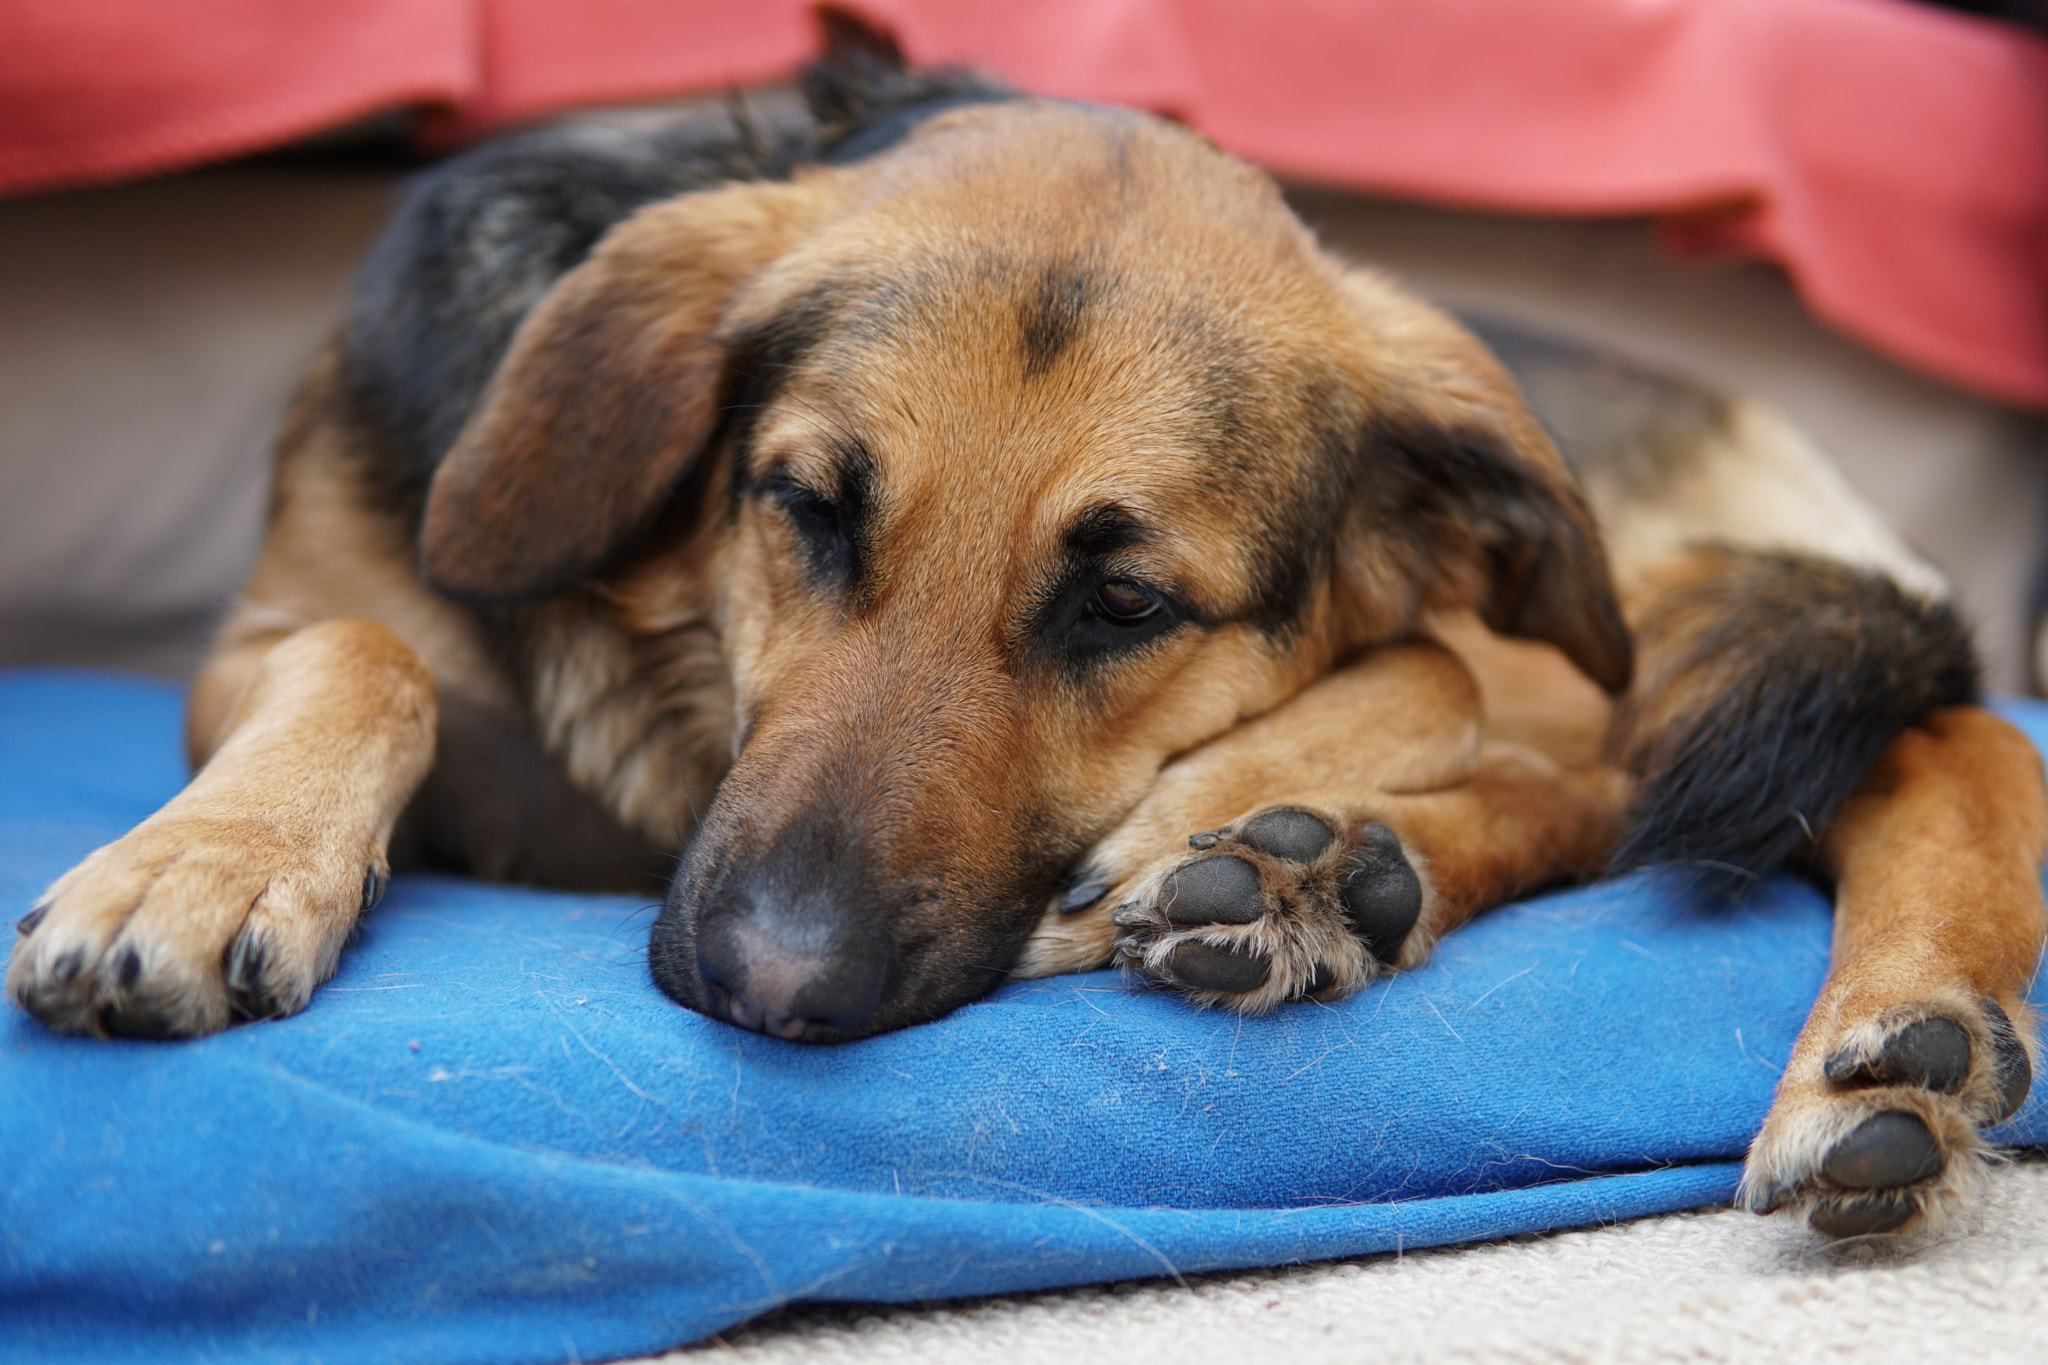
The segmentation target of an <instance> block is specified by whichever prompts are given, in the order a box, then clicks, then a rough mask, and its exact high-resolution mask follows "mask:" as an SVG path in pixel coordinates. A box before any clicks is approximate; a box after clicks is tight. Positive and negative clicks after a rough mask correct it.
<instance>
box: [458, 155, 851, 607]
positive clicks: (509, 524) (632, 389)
mask: <svg viewBox="0 0 2048 1365" xmlns="http://www.w3.org/2000/svg"><path fill="white" fill-rule="evenodd" d="M830 198H831V196H830V192H829V189H828V188H827V187H826V186H824V185H822V184H820V183H818V182H815V181H812V182H806V183H800V184H791V183H784V182H771V183H760V184H744V185H735V186H731V187H728V188H725V189H719V190H712V191H705V192H701V193H696V194H689V195H684V196H682V197H680V198H676V199H671V200H667V201H665V202H663V203H660V204H655V205H652V206H650V207H648V208H645V209H642V210H640V211H639V212H638V213H636V214H634V215H633V216H632V217H631V218H628V219H626V220H625V221H624V222H622V223H620V224H618V225H617V226H616V227H614V228H612V229H611V231H610V232H609V233H607V234H606V236H605V237H604V239H603V240H602V241H601V242H600V243H599V244H598V246H597V248H596V249H595V250H594V251H593V252H592V253H591V255H590V256H589V258H588V259H586V260H585V261H584V262H583V263H582V264H580V265H578V266H577V267H576V268H575V269H573V270H571V271H569V272H568V273H567V274H565V275H564V276H563V277H562V278H561V280H560V281H558V282H557V283H556V284H555V286H554V288H553V289H552V290H550V291H549V293H548V294H547V296H546V297H545V298H543V299H542V300H541V301H540V303H539V304H537V305H536V306H535V307H534V309H533V311H532V312H531V313H530V314H528V316H527V317H526V320H525V321H524V322H522V323H521V324H520V327H519V330H518V332H517V334H516V335H515V336H514V338H513V341H512V345H511V348H510V350H509V351H508V352H507V353H506V356H505V359H504V361H503V362H502V363H501V364H500V365H499V367H498V370H497V373H496V374H495V375H494V376H493V377H492V379H491V382H490V384H489V385H488V386H487V387H486V388H485V390H484V393H483V396H482V398H481V399H480V400H479V401H478V403H477V406H476V409H475V411H474V412H472V413H471V414H470V417H469V420H468V422H467V423H466V424H465V425H464V426H463V428H462V432H461V434H460V435H459V436H457V437H456V439H455V443H454V445H453V446H452V447H451V448H450V449H449V452H448V454H447V456H446V458H444V459H443V460H442V462H441V464H440V466H439V468H438V469H436V471H435V473H434V479H433V483H432V485H431V487H430V488H429V490H428V494H427V503H426V512H425V516H424V518H423V521H422V525H421V530H420V569H421V573H422V574H423V576H424V577H425V579H426V581H427V582H428V583H429V584H430V585H431V586H433V587H434V588H436V589H438V590H439V591H442V592H445V593H448V594H450V595H453V596H456V597H463V598H469V599H475V600H508V599H514V598H521V597H531V596H536V595H539V594H542V593H546V592H551V591H555V590H558V589H561V588H564V587H567V586H569V585H571V584H573V583H575V582H576V581H578V580H579V579H582V578H584V577H587V576H588V575H589V574H591V573H592V572H594V571H596V570H597V569H599V568H601V567H603V566H604V564H605V563H606V562H607V561H609V560H610V559H611V558H613V557H614V556H615V555H616V554H617V553H619V552H620V551H621V550H623V549H624V548H626V547H627V545H629V544H630V543H631V542H632V540H633V539H634V538H635V537H636V536H637V535H638V534H640V533H641V532H643V531H644V530H645V528H646V527H647V525H648V524H649V523H650V522H651V521H652V520H653V518H654V517H655V515H656V514H657V513H658V512H659V511H660V509H661V505H662V503H663V501H664V500H665V499H666V498H667V497H668V495H669V493H670V492H671V490H673V489H674V488H675V486H676V484H677V482H678V481H679V480H680V479H682V477H683V476H684V475H685V474H686V473H688V472H689V470H690V468H691V466H692V464H693V463H694V462H695V461H696V459H697V457H698V456H699V454H700V453H701V452H702V451H703V449H704V448H705V446H706V445H708V444H709V443H710V442H711V441H712V439H713V438H714V435H715V432H716V430H717V428H718V425H719V409H720V406H721V404H720V395H721V393H722V391H723V388H724V379H725V369H726V366H725V358H726V357H725V347H724V345H723V344H721V342H720V341H719V340H718V338H717V328H718V325H719V322H720V319H721V318H722V317H723V316H724V314H725V312H726V310H727V306H728V305H729V304H730V303H731V301H732V300H733V297H734V296H735V295H736V294H737V293H738V292H739V291H740V290H741V289H742V288H743V287H744V286H745V285H746V284H747V282H748V281H749V280H751V279H753V278H754V277H755V276H756V275H757V274H758V273H759V272H760V271H761V270H762V269H763V268H764V267H765V266H767V265H768V264H769V263H770V262H772V261H773V260H775V259H776V258H777V257H778V256H780V255H782V254H783V253H784V252H785V251H787V250H788V249H789V248H790V247H791V246H793V245H794V244H795V243H796V242H797V241H798V240H800V239H801V237H802V236H803V235H804V234H805V233H806V232H807V231H808V230H809V229H810V228H811V227H812V226H814V225H815V224H816V222H817V221H818V220H819V219H820V218H821V217H822V216H823V215H824V214H825V213H826V212H828V211H829V208H830Z"/></svg>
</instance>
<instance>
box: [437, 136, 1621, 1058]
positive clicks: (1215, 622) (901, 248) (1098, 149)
mask: <svg viewBox="0 0 2048 1365" xmlns="http://www.w3.org/2000/svg"><path fill="white" fill-rule="evenodd" d="M899 131H900V132H901V135H900V136H899V137H898V139H897V140H895V141H894V142H893V143H892V144H891V145H889V146H887V147H886V148H885V149H883V150H881V151H879V152H877V153H875V154H873V155H869V156H866V157H863V158H858V159H852V160H849V161H846V162H845V163H843V164H836V165H831V164H828V165H817V166H813V167H810V168H808V169H804V170H800V171H799V172H797V173H796V174H795V175H794V176H793V177H792V178H789V179H787V180H777V181H772V182H763V183H747V184H734V185H729V186H726V187H723V188H717V189H712V190H707V191H703V192H699V193H694V194H688V195H684V196H681V197H679V198H675V199H671V200H668V201H666V202H663V203H660V204H657V205H654V206H652V207H649V208H646V209H643V210H641V211H640V212H639V213H637V214H636V215H634V216H633V217H631V218H630V219H628V220H626V221H625V222H623V223H621V224H620V225H619V226H617V227H616V228H614V229H613V230H612V231H611V232H610V234H609V235H608V236H607V237H605V239H604V240H603V241H602V243H601V244H600V245H599V247H598V248H597V250H596V251H595V252H594V253H593V254H592V255H591V256H590V257H589V259H587V260H586V261H585V262H584V263H583V264H581V265H579V266H578V267H577V268H575V269H574V270H573V271H571V272H569V273H568V274H567V275H566V276H565V277H564V278H562V279H561V281H560V282H559V283H558V284H557V285H556V286H555V287H554V288H553V290H552V292H551V293H549V294H548V295H547V297H546V298H545V299H544V300H543V301H542V302H541V304H540V305H539V306H538V307H537V308H536V309H535V310H534V311H533V312H532V314H531V315H530V316H529V317H528V318H527V319H526V321H525V322H524V324H523V325H522V327H521V328H520V330H519V332H518V334H517V337H516V339H515V341H514V343H513V346H512V348H511V351H510V353H509V355H508V356H507V357H506V359H505V361H504V363H503V364H502V365H501V366H500V368H499V370H498V372H497V374H496V377H495V378H494V379H493V380H492V382H491V384H490V386H489V388H488V390H487V392H486V393H485V395H484V398H483V401H482V402H481V404H480V405H479V407H478V409H477V411H476V413H475V415H474V416H473V417H472V419H471V420H470V422H469V424H468V426H467V427H466V428H465V429H464V431H463V434H462V436H461V437H460V439H459V440H458V441H457V443H456V445H455V448H454V450H453V452H452V453H451V454H450V455H449V457H448V459H447V460H446V461H445V462H444V463H443V465H442V466H441V468H440V471H439V473H438V475H437V478H436V481H435V483H434V486H433V488H432V491H431V496H430V499H429V501H428V505H427V511H426V520H425V529H424V542H423V543H424V554H425V561H424V562H425V567H426V570H427V573H428V575H429V578H430V580H431V581H434V582H436V583H437V584H439V585H441V586H443V587H445V588H447V589H449V590H452V591H456V592H460V593H465V594H468V595H470V596H474V597H487V598H508V597H517V596H527V595H533V594H537V593H543V592H546V591H548V590H551V589H554V588H557V587H560V586H563V585H566V584H569V583H572V582H576V581H578V580H581V579H584V578H587V577H588V576H590V575H593V574H600V573H604V572H609V571H612V568H613V566H616V565H617V564H618V563H619V562H620V560H621V557H622V556H628V557H637V558H636V559H635V562H636V564H638V565H639V567H638V568H636V569H635V572H642V573H644V572H646V564H647V563H648V562H649V555H650V554H652V555H653V557H654V560H655V561H656V562H659V563H665V564H670V565H672V568H671V569H670V570H669V571H672V572H675V573H678V574H682V573H688V574H694V575H700V576H702V577H703V578H704V579H705V580H706V581H708V583H709V584H710V585H711V590H712V591H713V592H714V593H715V594H716V617H717V621H718V626H719V630H720V637H721V639H722V641H723V647H724V650H725V652H726V657H727V661H728V663H729V665H730V668H731V671H732V678H733V683H734V687H735V690H736V696H737V728H736V734H737V743H736V754H735V759H734V763H733V767H732V769H731V771H730V773H729V775H728V776H727V777H726V779H725V781H724V784H723V785H722V786H721V788H720V789H719V792H718V795H717V798H716V800H715V802H714V803H713V804H712V805H711V807H710V808H709V809H708V810H707V811H705V812H704V814H703V817H702V820H701V823H700V825H699V828H698V832H697V834H696V837H695V839H694V841H693V842H692V843H691V844H690V846H689V849H688V851H687V853H686V855H685V857H684V860H683V863H682V866H681V869H680V871H679V872H678V873H677V875H676V877H675V881H674V885H673V887H672V889H671V891H670V893H669V896H668V899H667V904H666V906H665V907H664V909H663V912H662V915H661V918H660V921H659V922H658V923H657V925H656V926H655V929H654V934H653V943H652V965H653V972H654V976H655V979H656V981H657V982H659V983H660V985H661V987H662V988H663V989H664V990H665V991H667V992H668V993H669V994H670V995H672V996H674V997H675V998H676V999H678V1000H679V1001H681V1002H683V1003H684V1004H687V1005H690V1006H692V1007H694V1008H696V1009H699V1010H703V1011H705V1012H708V1013H713V1014H717V1015H722V1016H723V1017H725V1018H728V1019H731V1020H733V1021H734V1022H737V1023H741V1024H744V1025H746V1026H748V1027H752V1028H757V1029H762V1030H765V1031H770V1032H775V1033H779V1034H782V1035H783V1036H787V1037H802V1038H817V1039H824V1038H832V1039H837V1038H848V1037H855V1036H860V1035H863V1034H868V1033H873V1032H877V1031H880V1030H884V1029H890V1028H896V1027H900V1026H903V1025H906V1024H910V1023H915V1022H919V1021H922V1020H926V1019H931V1018H934V1017H936V1016H938V1015H940V1014H943V1013H945V1012H946V1011H948V1010H950V1009H952V1008H954V1007H956V1006H958V1005H960V1004H962V1003H964V1002H966V1001H968V1000H970V999H973V998H975V997H977V996H979V995H982V994H984V993H985V992H986V991H988V990H989V989H990V988H991V987H992V986H993V985H995V984H996V983H998V982H999V981H1000V979H1001V978H1002V975H1003V973H1004V972H1005V970H1006V969H1007V968H1008V967H1009V966H1010V965H1011V964H1012V963H1013V961H1014V960H1015V958H1016V956H1017V953H1018V951H1019V948H1020V945H1021V944H1022V942H1023V941H1024V939H1025V938H1026V936H1027V935H1028V934H1029V933H1030V931H1031V929H1032V928H1033V926H1034V924H1035V923H1036V922H1037V921H1038V920H1039V918H1040V916H1041V914H1042V913H1044V911H1045V909H1046V906H1047V903H1048V899H1049V897H1051V896H1052V895H1054V894H1055V893H1056V892H1057V891H1058V890H1059V889H1060V886H1061V883H1062V879H1063V878H1064V877H1065V876H1066V875H1068V874H1069V873H1070V872H1071V870H1072V869H1073V867H1074V865H1075V863H1076V861H1077V859H1078V858H1079V857H1080V855H1081V854H1082V853H1083V852H1084V851H1085V850H1086V849H1087V848H1088V847H1089V846H1090V845H1091V844H1092V843H1094V842H1095V841H1096V840H1097V839H1099V838H1100V837H1101V836H1102V835H1103V834H1104V833H1106V832H1107V831H1108V830H1109V829H1110V828H1111V827H1112V826H1113V825H1114V824H1115V823H1116V821H1117V820H1118V819H1119V818H1120V817H1121V816H1122V815H1123V814H1124V813H1125V812H1127V811H1128V810H1129V809H1130V808H1131V806H1132V805H1133V804H1134V803H1135V802H1136V801H1137V800H1138V798H1139V797H1140V795H1141V794H1142V793H1143V792H1144V790H1145V789H1146V787H1147V785H1148V784H1149V783H1150V782H1151V781H1152V779H1153V778H1154V776H1155V774H1156V773H1157V772H1158V770H1159V769H1160V767H1161V765H1162V764H1163V763H1164V762H1165V761H1166V760H1167V758H1168V757H1169V756H1171V755H1174V754H1176V753H1179V752H1182V751H1184V750H1187V749H1189V748H1191V747H1192V746H1195V745H1198V744H1200V743H1201V742H1203V741H1204V740H1205V739H1208V738H1210V737H1212V736H1214V735H1216V734H1218V733H1220V732H1222V731H1223V730H1225V729H1226V728H1228V727H1229V726H1231V725H1232V724H1234V723H1235V722H1237V721H1239V720H1240V719H1242V718H1245V717H1248V716H1252V715H1255V714H1257V713H1259V712H1260V711H1262V710H1264V709H1266V708H1268V707H1271V706H1272V705H1274V704H1275V703H1277V702H1279V701H1280V700H1282V699H1284V698H1285V697H1287V696H1288V695H1290V694H1291V693H1293V692H1294V691H1296V690H1298V689H1299V688H1300V687H1302V686H1303V685H1304V684H1305V683H1306V682H1308V681H1309V680H1311V679H1312V678H1314V677H1315V676H1317V675H1318V674H1319V673H1320V672H1322V671H1323V670H1325V669H1326V668H1328V667H1329V665H1330V664H1331V662H1332V661H1333V660H1334V659H1335V658H1337V657H1338V656H1339V655H1341V654H1343V653H1345V652H1346V651H1350V650H1354V649H1357V648H1360V647H1362V646H1367V645H1370V644H1372V643H1375V642H1380V641H1387V640H1392V639H1396V638H1399V637H1400V636H1402V635H1403V634H1405V633H1407V632H1409V631H1411V630H1412V629H1414V627H1415V624H1416V622H1417V619H1418V617H1419V615H1420V614H1421V613H1422V612H1424V611H1426V610H1430V609H1435V608H1473V609H1476V610H1478V611H1479V612H1480V613H1481V614H1482V615H1483V616H1484V617H1485V618H1486V619H1487V620H1488V621H1489V622H1491V623H1492V624H1493V625H1494V626H1495V627H1496V628H1498V629H1501V630H1503V631H1506V632H1510V633H1513V634H1518V635H1523V636H1529V637H1534V638H1537V639H1542V640H1548V641H1551V642H1553V643H1554V644H1556V645H1557V646H1558V647H1559V648H1561V649H1562V650H1563V651H1564V652H1565V653H1566V654H1567V655H1569V656H1570V657H1571V658H1572V659H1573V660H1574V661H1576V662H1577V663H1578V664H1579V666H1580V667H1581V668H1582V669H1584V670H1585V671H1586V672H1587V673H1588V674H1589V675H1590V676H1592V677H1593V678H1594V679H1596V680H1597V681H1599V682H1601V683H1603V684H1605V685H1607V686H1608V687H1610V688H1617V687H1619V686H1620V685H1622V684H1623V682H1624V681H1625V679H1626V677H1627V674H1628V670H1629V644H1628V640H1627V636H1626V634H1625V632H1624V630H1623V628H1622V626H1621V623H1620V618H1619V615H1618V613H1617V611H1616V609H1615V605H1614V601H1613V597H1612V594H1611V591H1610V588H1609V585H1608V582H1607V574H1606V567H1605V563H1604V560H1603V557H1602V553H1601V550H1600V548H1599V543H1598V540H1597V537H1596V535H1595V533H1594V530H1593V527H1592V524H1591V522H1590V519H1589V518H1588V515H1587V513H1586V510H1585V507H1584V505H1583V503H1582V502H1581V500H1580V498H1579V496H1578V494H1577V493H1576V492H1575V491H1574V489H1573V488H1572V486H1571V484H1570V481H1569V479H1568V477H1567V475H1566V473H1565V471H1564V468H1563V466H1562V464H1561V463H1560V461H1559V460H1558V458H1557V455H1556V453H1555V451H1554V450H1553V449H1552V448H1551V446H1550V445H1549V443H1548V442H1547V441H1546V439H1545V438H1544V436H1543V435H1542V433H1541V432H1540V430H1539V429H1538V427H1537V426H1536V424H1535V422H1534V421H1533V420H1532V418H1531V417H1530V416H1529V415H1528V413H1527V411H1526V410H1525V409H1524V407H1523V406H1522V404H1521V402H1520V401H1519V399H1518V398H1517V396H1516V394H1515V392H1514V390H1513V387H1512V385H1511V383H1510V382H1509V381H1508V380H1507V379H1506V377H1505V376H1504V375H1503V373H1502V372H1501V370H1500V369H1499V368H1498V366H1497V365H1496V364H1495V363H1494V362H1493V361H1492V360H1491V359H1490V358H1489V357H1488V356H1487V354H1486V353H1485V351H1484V350H1483V349H1482V348H1481V347H1480V346H1479V345H1478V343H1476V342H1475V341H1473V340H1472V339H1471V338H1470V337H1469V336H1467V335H1466V334H1465V333H1464V332H1462V331H1461V330H1460V329H1459V328H1458V327H1457V326H1456V325H1455V324H1453V323H1452V322H1450V321H1449V320H1448V319H1447V318H1445V317H1444V316H1443V315H1442V314H1440V313H1438V312H1436V311H1434V310H1432V309H1430V308H1428V307H1426V306H1424V305H1422V304H1421V303H1419V302H1417V301H1415V300H1414V299H1412V298H1409V297H1407V296H1406V295H1404V294H1402V293H1401V292H1400V291H1398V290H1397V289H1395V288H1393V287H1392V286H1391V285H1389V284H1388V283H1386V282H1385V281H1383V280H1381V279H1380V278H1378V277H1376V276H1373V275H1371V274H1368V273H1364V272H1360V271H1355V270H1346V269H1344V268H1342V267H1341V266H1339V265H1338V264H1336V263H1335V262H1333V261H1332V260H1331V259H1330V258H1328V257H1327V256H1325V255H1323V254H1322V253H1321V252H1320V251H1319V250H1318V249H1317V247H1316V245H1315V243H1314V242H1313V241H1312V239H1311V238H1310V236H1309V234H1308V233H1307V231H1306V230H1305V229H1304V228H1303V227H1302V226H1301V224H1300V223H1299V222H1298V221H1297V220H1296V219H1295V218H1294V217H1293V215H1292V214H1291V213H1290V212H1289V211H1288V209H1287V207H1286V206H1285V204H1284V203H1283V202H1282V200H1281V198H1280V195H1279V194H1278V192H1277V191H1276V189H1275V187H1274V186H1273V184H1272V183H1271V182H1270V181H1269V180H1267V179H1266V178H1265V177H1264V176H1263V175H1261V174H1259V173H1258V172H1256V171H1254V170H1252V169H1251V168H1249V167H1247V166H1245V165H1244V164H1242V163H1240V162H1238V161H1236V160H1234V159H1232V158H1231V157H1229V156H1227V155H1225V154H1223V153H1222V152H1220V151H1218V150H1217V149H1216V148H1215V147H1214V146H1212V145H1211V144H1209V143H1208V142H1207V141H1205V140H1204V139H1202V138H1201V137H1199V136H1198V135H1196V134H1194V133H1191V132H1189V131H1187V130H1185V129H1183V128H1181V127H1178V126H1176V125H1173V124H1171V123H1167V122H1164V121H1161V120H1158V119H1153V118H1148V117H1145V116H1141V115H1137V114H1131V113H1124V112H1117V111H1111V110H1104V109H1096V108H1087V107H1079V106H1074V105H1066V104H1058V103H1051V102H1042V101H1035V100H1027V99H1017V100H1007V101H1001V102H970V103H965V104H961V105H959V106H957V107H952V108H948V109H945V110H942V111H940V112H937V113H934V114H931V115H930V116H928V117H925V118H923V119H922V120H921V121H918V122H915V123H914V124H912V125H907V131H903V130H899ZM657 526H658V527H659V528H661V529H660V530H659V531H658V532H657V533H656V534H657V536H658V537H659V538H662V544H660V545H657V546H655V547H654V548H653V549H652V550H651V551H650V549H649V548H648V537H649V534H650V528H651V527H657ZM678 528H681V529H678ZM663 556H667V558H666V559H664V558H663Z"/></svg>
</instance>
